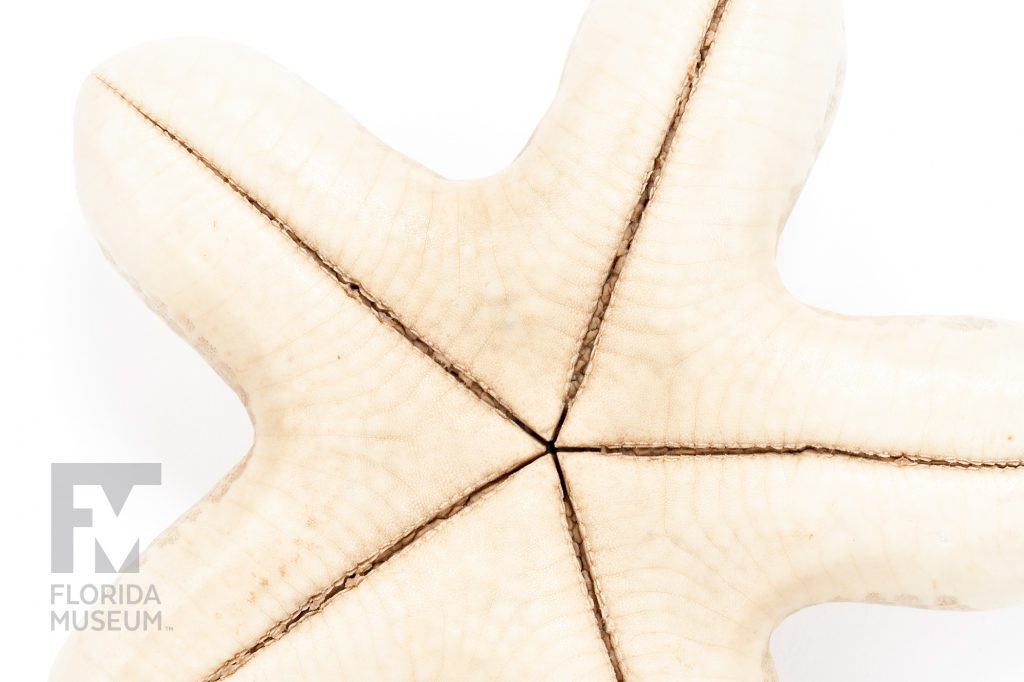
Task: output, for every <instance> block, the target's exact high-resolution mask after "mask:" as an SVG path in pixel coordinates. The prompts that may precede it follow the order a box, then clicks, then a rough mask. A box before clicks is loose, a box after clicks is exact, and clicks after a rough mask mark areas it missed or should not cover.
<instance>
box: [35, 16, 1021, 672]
mask: <svg viewBox="0 0 1024 682" xmlns="http://www.w3.org/2000/svg"><path fill="white" fill-rule="evenodd" d="M843 53H844V46H843V31H842V20H841V13H840V8H839V7H838V4H837V0H679V1H673V2H669V1H658V0H642V1H640V2H625V0H598V1H597V2H595V3H594V4H593V6H592V7H591V8H590V9H589V11H588V13H587V15H586V17H585V18H584V21H583V24H582V26H581V28H580V31H579V35H578V37H577V41H576V43H575V46H574V48H573V50H572V52H571V54H570V57H569V61H568V64H567V66H566V70H565V74H564V78H563V83H562V87H561V89H560V91H559V94H558V96H557V98H556V100H555V102H554V104H553V105H552V107H551V110H550V111H549V113H548V114H547V115H546V117H545V118H544V120H543V121H542V122H541V124H540V126H539V128H538V129H537V132H536V133H535V135H534V136H533V138H532V139H531V141H530V143H529V145H528V146H527V148H526V149H525V150H524V151H523V153H522V154H521V155H520V156H519V158H517V159H516V161H515V162H514V163H513V164H512V165H511V166H510V167H509V168H507V169H506V170H504V171H503V172H501V173H499V174H498V175H496V176H494V177H491V178H487V179H485V180H480V181H472V182H450V181H447V180H444V179H442V178H439V177H437V176H435V175H433V174H432V173H430V172H429V171H427V170H425V169H424V168H422V167H420V166H418V165H416V164H415V163H413V162H411V161H409V160H407V159H405V158H403V157H401V156H400V155H398V154H397V153H395V152H393V151H391V150H389V149H386V148H385V147H384V146H383V145H382V144H381V143H380V142H378V141H377V140H376V139H374V138H373V137H372V136H371V135H369V134H368V133H367V132H366V131H364V130H363V129H361V128H360V127H359V126H358V125H357V124H356V123H355V122H354V121H352V119H351V118H350V117H348V116H347V115H346V114H345V113H344V112H343V111H342V110H341V109H339V108H338V107H337V106H336V105H334V104H333V103H332V102H330V101H328V100H327V99H325V98H324V97H323V96H322V95H320V94H318V93H316V92H315V91H313V90H312V89H311V88H310V87H309V86H307V85H306V84H305V83H303V82H302V81H301V80H299V79H297V78H296V77H294V76H292V75H291V74H289V73H286V72H285V71H283V70H282V69H281V68H280V67H278V66H276V65H274V64H272V63H270V62H268V61H267V60H265V59H263V58H261V57H259V56H257V55H255V54H252V53H250V52H248V51H246V50H243V49H240V48H237V47H234V46H229V45H224V44H220V43H214V42H207V41H184V40H178V41H171V42H163V43H156V44H152V45H147V46H144V47H141V48H138V49H135V50H133V51H130V52H128V53H125V54H123V55H121V56H119V57H117V58H115V59H113V60H112V61H110V62H108V63H106V64H104V65H102V66H101V67H99V68H98V69H97V71H96V72H95V73H94V75H93V76H92V77H90V79H89V80H88V81H87V82H86V84H85V85H84V87H83V90H82V94H81V99H80V103H79V109H78V120H77V162H78V171H79V172H78V178H79V187H80V194H81V197H82V202H83V205H84V206H85V209H86V212H87V214H88V215H89V218H90V220H91V222H92V223H93V225H94V227H95V229H96V232H97V235H98V238H99V241H100V242H101V244H102V246H103V248H104V250H105V251H106V252H107V253H108V254H109V255H110V257H111V260H112V261H113V262H114V263H115V264H116V266H117V267H118V268H119V269H120V270H121V271H122V272H123V273H124V274H125V276H126V277H127V278H128V279H129V281H131V282H132V284H133V285H134V286H135V287H136V288H137V289H138V291H139V293H140V295H142V296H143V297H145V299H146V300H147V301H148V302H149V303H150V305H151V306H152V307H153V308H154V310H156V311H157V312H158V313H159V314H160V315H162V316H163V317H164V318H165V319H166V320H167V321H168V323H169V324H170V325H171V326H172V327H173V328H174V329H175V330H176V331H177V332H178V333H180V334H182V335H183V336H184V337H185V338H186V339H188V340H189V341H190V342H191V343H192V344H193V345H195V347H196V348H197V349H198V350H199V351H200V352H202V353H203V354H204V356H206V357H207V358H208V360H209V361H210V362H211V364H212V365H213V366H214V367H216V368H217V369H218V371H219V372H220V373H221V374H222V376H223V377H224V378H225V380H226V381H228V382H229V383H230V384H231V385H232V386H233V387H234V388H235V390H236V391H237V392H238V395H239V396H240V398H241V399H242V400H243V402H244V403H245V405H246V407H247V409H248V410H249V413H250V415H251V418H252V421H253V425H254V430H255V442H254V444H253V447H252V450H251V452H250V453H249V455H248V456H246V458H245V459H244V460H242V462H240V464H239V465H238V467H236V469H235V471H234V472H232V474H231V475H230V476H229V477H228V478H227V479H225V480H224V481H223V482H222V483H221V484H220V485H219V486H218V487H217V488H216V489H215V490H214V491H212V492H211V493H210V495H208V496H207V497H206V498H205V499H204V500H203V501H201V502H200V503H199V504H198V505H196V507H194V508H193V509H192V510H190V511H189V512H188V513H187V514H186V515H185V516H184V517H183V518H182V519H181V520H179V521H178V522H177V523H176V524H175V525H174V526H173V527H172V528H170V529H169V530H168V531H167V532H166V533H165V534H164V535H163V536H161V538H159V539H158V541H157V542H156V543H154V545H153V546H152V547H151V548H150V549H149V550H148V551H147V552H146V554H145V556H144V558H143V564H142V567H141V571H140V573H138V574H137V575H133V576H130V577H129V578H126V579H127V580H132V581H137V582H139V583H142V584H146V585H148V584H155V585H156V586H157V587H158V589H159V593H160V595H161V599H162V602H163V614H164V615H163V617H164V620H165V622H166V623H168V624H170V625H172V626H173V629H172V630H164V631H160V632H131V633H126V632H122V633H115V632H89V633H82V634H79V635H78V636H76V637H74V638H72V640H71V641H70V642H69V644H68V646H67V647H66V649H65V650H64V652H63V653H62V655H61V657H60V659H59V660H58V662H57V664H56V666H55V668H54V672H53V679H54V680H62V681H63V680H76V681H77V680H125V679H129V680H135V679H160V680H187V681H189V682H214V681H217V680H224V679H232V680H320V679H324V680H326V679H353V680H374V679H380V680H413V679H416V680H418V679H438V680H470V679H473V680H476V679H495V680H527V679H531V680H591V679H593V680H601V679H608V680H616V679H617V680H629V681H631V682H632V681H634V680H636V681H641V680H661V679H665V680H669V679H672V680H677V679H694V680H697V679H718V680H759V679H771V678H772V677H773V672H772V665H771V661H770V660H769V658H768V655H767V643H768V638H769V635H770V633H771V630H772V628H773V627H774V626H775V625H776V624H778V623H779V622H780V621H781V620H782V619H783V618H785V616H786V615H788V614H789V613H792V612H793V611H794V610H797V609H799V608H802V607H804V606H807V605H811V604H816V603H821V602H826V601H837V600H845V601H870V602H879V603H893V604H906V605H913V606H921V607H930V608H984V607H990V606H996V605H1002V604H1009V603H1014V602H1016V601H1019V600H1020V599H1021V597H1022V596H1024V530H1022V529H1024V494H1022V493H1024V478H1022V477H1024V470H1021V469H1020V464H1021V454H1022V448H1021V443H1024V352H1022V349H1024V331H1022V330H1021V329H1020V328H1019V327H1015V326H1012V325H1009V324H1005V323H994V322H985V321H977V320H963V319H958V320H943V319H854V318H847V317H842V316H838V315H834V314H831V313H826V312H823V311H820V310H815V309H811V308H808V307H806V306H803V305H801V304H800V303H799V302H797V301H795V300H793V299H792V298H791V297H790V296H789V295H788V294H787V293H786V291H785V290H784V289H783V287H782V285H781V284H780V282H779V279H778V277H777V274H776V272H775V266H774V252H775V248H776V242H777V239H778V234H779V231H780V230H781V229H782V226H783V224H784V222H785V220H786V218H787V216H788V214H789V212H790V210H791V209H792V206H793V204H794V202H795V201H796V198H797V196H798V194H799V191H800V189H801V187H802V185H803V182H804V180H805V178H806V176H807V173H808V172H809V170H810V168H811V165H812V164H813V162H814V159H815V157H816V155H817V152H818V150H819V148H820V147H821V144H822V143H823V141H824V139H825V136H826V134H827V129H828V126H829V123H830V121H831V117H832V115H833V113H834V111H835V106H836V101H837V97H838V92H837V91H838V88H839V87H840V84H841V80H842V72H843Z"/></svg>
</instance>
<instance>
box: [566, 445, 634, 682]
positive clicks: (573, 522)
mask: <svg viewBox="0 0 1024 682" xmlns="http://www.w3.org/2000/svg"><path fill="white" fill-rule="evenodd" d="M551 458H552V459H553V460H554V462H555V471H557V472H558V481H559V483H560V484H561V486H562V502H563V503H564V504H565V519H566V522H567V523H568V526H569V540H570V541H571V542H572V546H573V550H574V551H575V552H576V558H577V560H578V561H579V564H580V573H581V574H582V575H583V582H584V584H585V585H586V587H587V594H588V595H589V596H590V606H591V608H592V609H593V610H594V619H595V620H596V621H597V629H598V631H599V632H600V633H601V641H603V642H604V648H605V650H606V651H607V652H608V661H609V663H610V664H611V668H612V672H613V673H614V674H615V679H616V681H617V682H625V679H626V678H625V676H624V675H623V673H622V662H621V661H620V660H619V654H618V652H617V651H616V650H615V643H614V642H613V641H612V635H611V632H610V631H609V630H608V620H607V618H605V614H604V605H603V604H601V600H600V598H599V597H598V595H597V587H596V585H595V584H594V574H593V571H592V569H591V566H590V559H589V557H588V556H587V549H586V546H585V545H584V542H583V532H582V530H581V529H580V519H579V516H577V514H576V505H575V504H573V501H572V496H571V495H570V494H569V483H568V482H567V481H566V479H565V472H564V471H562V463H561V461H559V459H558V453H557V452H552V453H551Z"/></svg>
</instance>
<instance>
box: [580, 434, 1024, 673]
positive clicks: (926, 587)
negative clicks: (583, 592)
mask: <svg viewBox="0 0 1024 682" xmlns="http://www.w3.org/2000/svg"><path fill="white" fill-rule="evenodd" d="M562 458H563V467H564V469H565V471H566V476H567V479H568V482H569V488H570V490H571V492H572V495H573V499H574V501H575V505H576V509H577V510H578V515H579V518H580V523H581V527H582V532H583V538H584V545H585V548H586V551H587V553H588V556H589V557H590V562H591V566H592V568H593V573H594V576H595V582H596V584H597V587H598V589H599V594H600V595H601V599H602V608H603V611H604V614H605V619H606V623H607V627H608V630H609V632H610V634H611V641H612V644H613V646H614V648H615V651H616V652H617V654H618V657H619V661H620V666H621V668H622V670H623V672H624V677H625V678H626V679H629V680H680V679H684V680H733V681H734V682H748V681H750V680H771V679H775V676H774V671H773V665H772V661H771V658H770V656H769V655H768V642H769V637H770V635H771V633H772V630H773V629H774V628H775V626H777V625H778V624H779V623H780V622H781V621H782V620H783V619H784V618H785V617H786V616H788V615H789V614H791V613H793V612H794V611H796V610H798V609H801V608H804V607H806V606H811V605H814V604H820V603H824V602H837V601H854V602H872V603H883V604H899V605H902V606H913V607H919V608H933V609H971V608H991V607H997V606H1005V605H1007V604H1008V603H1013V602H1018V601H1020V600H1021V599H1022V598H1024V561H1022V560H1021V558H1022V557H1024V534H1022V533H1021V521H1022V519H1024V496H1022V495H1021V494H1020V491H1021V486H1022V485H1024V471H1022V470H1017V469H1014V470H1003V469H998V468H994V467H975V468H969V469H966V468H958V467H948V466H936V465H930V466H929V465H908V464H907V463H902V464H895V463H891V462H884V461H877V460H866V459H863V458H857V457H849V456H844V455H834V454H828V453H821V452H806V453H803V454H801V455H792V454H788V455H783V454H775V453H750V454H745V455H735V454H733V455H705V456H693V455H654V456H639V457H637V456H617V455H608V454H600V453H579V454H570V455H563V456H562ZM638 499H643V500H644V504H637V500H638ZM919 653H921V652H916V653H909V654H908V655H917V654H919Z"/></svg>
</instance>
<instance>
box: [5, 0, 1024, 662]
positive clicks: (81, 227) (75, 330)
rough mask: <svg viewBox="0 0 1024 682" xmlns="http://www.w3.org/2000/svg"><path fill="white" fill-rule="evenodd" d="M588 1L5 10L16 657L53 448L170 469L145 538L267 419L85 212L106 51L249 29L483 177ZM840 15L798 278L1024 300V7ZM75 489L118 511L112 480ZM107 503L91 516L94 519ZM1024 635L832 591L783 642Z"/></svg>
mask: <svg viewBox="0 0 1024 682" xmlns="http://www.w3.org/2000/svg"><path fill="white" fill-rule="evenodd" d="M766 1H768V0H766ZM809 1H810V0H809ZM583 5H584V2H583V1H582V0H572V1H569V0H562V1H561V2H557V3H556V2H551V0H529V1H527V0H517V1H516V2H495V1H492V2H480V1H479V0H462V1H458V0H435V1H434V2H422V0H405V1H399V0H376V1H375V2H372V3H370V2H354V1H348V2H340V1H335V2H322V3H316V2H309V1H298V0H289V1H288V2H284V1H283V0H282V1H280V2H275V3H260V2H246V3H239V4H229V3H217V2H213V1H212V0H177V1H176V2H174V3H170V4H168V3H150V2H142V1H141V0H128V1H124V2H118V1H112V0H94V1H93V2H73V3H72V2H67V3H56V4H50V5H45V4H42V3H29V2H22V3H19V4H18V6H16V7H12V6H10V5H8V6H6V8H5V9H4V16H3V18H2V20H0V21H2V27H0V51H2V53H3V54H2V59H0V68H2V70H3V73H2V75H3V80H2V83H3V95H2V98H3V99H2V103H3V106H2V107H0V118H2V124H3V127H2V129H0V140H2V154H0V164H2V165H0V168H2V173H3V178H2V184H0V188H2V190H0V191H2V197H3V203H2V211H3V219H4V221H3V228H4V232H3V241H2V242H0V243H2V248H0V258H2V263H0V265H2V268H0V277H2V278H3V280H2V287H0V296H2V297H3V299H2V305H3V307H2V310H0V315H2V316H0V330H2V337H0V338H2V341H0V343H2V344H3V353H0V362H2V363H3V365H2V367H0V370H2V375H0V376H2V381H3V389H2V391H0V400H2V401H3V405H2V411H0V414H2V415H3V431H2V432H0V434H2V440H0V442H2V443H3V444H4V446H5V447H4V450H5V451H4V453H3V457H4V459H3V461H4V465H5V471H4V473H5V475H4V476H3V479H2V480H3V484H2V485H3V496H2V499H3V502H2V504H3V508H2V510H0V511H2V516H0V519H2V524H3V527H2V528H3V536H2V537H3V541H4V542H5V550H4V551H3V552H2V557H3V561H2V564H0V565H2V569H0V570H2V571H3V578H4V580H3V583H2V587H0V589H2V591H3V601H2V602H0V604H2V608H3V610H4V612H3V614H2V617H0V636H2V638H3V640H2V641H3V642H4V647H3V653H4V662H3V663H2V664H0V665H2V666H3V672H2V673H0V676H2V677H3V678H4V679H16V680H38V679H44V678H45V676H46V674H47V670H48V668H49V664H50V660H51V659H52V657H53V655H54V654H55V652H56V650H57V648H58V647H59V646H60V643H61V641H62V637H61V636H59V635H54V634H51V633H50V632H49V601H48V599H49V592H48V590H49V585H50V583H51V582H54V581H55V580H54V577H53V576H51V575H50V574H49V525H48V524H49V465H50V463H51V462H53V461H118V460H125V461H159V462H163V464H164V485H163V486H161V487H160V488H154V489H147V490H143V489H139V490H137V491H136V492H135V493H133V497H132V498H130V499H129V503H128V505H127V506H126V507H125V512H124V514H123V516H124V520H123V524H125V528H126V530H124V529H122V532H127V533H128V534H129V535H131V534H134V535H136V536H138V535H141V536H142V537H143V539H144V541H145V540H146V539H151V538H152V537H153V536H154V535H155V534H156V533H157V532H158V531H159V530H160V529H161V528H162V527H163V526H165V525H167V524H168V523H169V522H170V521H171V520H173V518H174V517H175V516H177V514H179V513H180V512H181V511H182V510H184V508H185V507H186V506H187V505H189V504H191V503H192V502H193V501H194V500H196V499H198V498H199V497H200V496H201V495H202V494H203V492H204V491H205V490H206V489H207V488H209V487H210V486H211V485H212V483H213V482H214V481H216V480H217V479H218V478H219V477H220V476H221V475H222V474H223V473H224V472H226V470H227V469H228V468H229V467H230V466H231V464H232V463H233V462H234V460H236V459H237V458H239V457H240V456H241V455H242V454H243V453H244V452H245V451H246V449H247V447H248V443H249V439H250V437H251V433H250V429H249V425H248V423H247V420H246V416H245V413H244V411H243V410H242V408H241V406H240V405H239V404H238V403H237V401H236V400H235V398H234V396H233V394H231V393H230V391H228V390H227V388H225V387H224V386H223V385H222V384H221V382H220V381H219V379H218V378H217V377H216V376H215V375H214V374H213V372H212V371H211V370H209V369H208V368H207V367H206V366H205V365H204V364H203V362H202V361H201V360H200V359H199V357H198V356H197V355H196V354H195V353H193V352H192V351H191V350H190V349H189V348H187V347H186V346H185V344H184V343H182V342H181V341H180V340H178V338H177V337H175V336H174V335H173V334H172V333H171V332H170V331H168V330H167V329H165V328H164V327H163V324H162V323H161V322H160V321H159V320H158V319H157V318H156V317H155V316H153V315H151V314H150V313H149V312H148V311H147V310H146V309H145V308H144V306H143V305H142V304H141V303H140V302H139V301H138V300H136V298H135V296H134V295H133V294H132V293H131V291H130V290H129V288H128V287H127V285H125V284H124V283H123V282H121V281H120V280H119V279H118V277H117V276H116V275H115V274H114V272H113V271H112V270H111V269H110V268H109V267H108V266H107V264H106V263H105V261H104V260H103V258H102V257H101V255H100V253H99V251H98V250H97V248H96V247H95V246H94V244H93V242H92V240H91V237H90V236H89V233H88V229H87V227H86V225H85V224H84V222H83V220H82V218H81V216H80V214H79V211H78V208H77V205H76V199H75V193H74V178H73V175H72V163H71V148H72V145H71V132H72V131H71V121H72V112H73V108H74V101H75V96H76V90H77V88H78V85H79V83H80V82H81V80H82V79H83V78H84V77H85V75H86V73H87V72H88V70H89V68H90V67H91V66H92V65H94V64H95V63H96V62H98V61H100V60H101V59H103V58H105V57H106V56H108V55H110V54H111V53H113V52H115V51H118V50H120V49H122V48H124V47H127V46H129V45H132V44H134V43H137V42H141V41H144V40H149V39H152V38H157V37H165V36H173V35H210V36H219V37H224V38H230V39H233V40H236V41H239V42H243V43H246V44H249V45H252V46H254V47H256V48H257V49H260V50H262V51H264V52H266V53H268V54H269V55H271V56H272V57H273V58H275V59H277V60H278V61H280V62H282V63H284V64H285V65H287V66H289V67H290V68H292V69H294V70H296V71H298V72H300V73H301V74H303V75H304V76H305V77H306V78H307V79H308V80H310V81H311V82H312V83H314V84H315V85H316V86H318V87H320V88H321V89H323V90H325V91H327V92H328V93H329V94H331V95H332V96H333V97H335V98H336V99H337V100H338V101H340V102H341V103H342V104H343V105H344V106H345V107H347V108H348V109H349V110H350V111H352V112H353V113H354V114H355V115H356V116H357V117H358V118H359V119H361V120H362V122H363V123H364V124H366V125H367V126H368V127H369V128H370V129H371V130H372V131H374V132H375V133H377V134H378V135H379V136H381V137H382V138H383V139H384V140H385V141H387V142H389V143H390V144H392V145H393V146H396V147H397V148H398V149H400V150H401V151H403V152H405V153H406V154H408V155H410V156H412V157H414V158H416V159H417V160H419V161H421V162H423V163H425V164H426V165H428V166H430V167H432V168H434V169H435V170H437V171H439V172H441V173H442V174H445V175H448V176H452V177H458V178H465V177H473V176H479V175H485V174H490V173H492V172H494V171H496V170H497V169H499V168H500V167H501V166H503V165H504V164H506V163H507V162H508V161H510V160H511V159H512V158H513V157H514V156H515V155H516V153H517V152H518V151H519V149H520V148H521V147H522V145H523V144H524V143H525V141H526V139H527V137H528V136H529V134H530V131H531V129H532V127H533V125H534V123H535V122H536V120H537V119H538V118H539V117H540V115H541V114H542V112H543V111H544V109H545V108H546V107H547V104H548V102H549V101H550V98H551V97H552V95H553V93H554V90H555V87H556V84H557V80H558V76H559V72H560V69H561V63H562V60H563V58H564V56H565V53H566V50H567V48H568V45H569V42H570V40H571V38H572V35H573V32H574V30H575V27H576V24H577V22H578V20H579V17H580V15H581V13H582V10H583ZM847 17H848V31H849V42H850V63H849V74H848V80H847V87H846V95H845V97H844V104H843V107H842V108H841V110H840V114H839V117H838V119H837V121H836V124H835V128H834V131H833V135H832V137H831V139H830V141H829V143H828V145H827V146H826V148H825V150H824V152H823V155H822V158H821V160H820V162H819V164H818V166H817V169H816V170H815V172H814V174H813V175H812V177H811V180H810V182H809V184H808V186H807V190H806V192H805V193H804V196H803V198H802V199H801V201H800V203H799V206H798V207H797V210H796V212H795V214H794V216H793V219H792V221H791V223H790V226H789V228H788V230H787V232H786V233H785V236H784V238H783V240H782V246H781V251H780V265H781V268H782V271H783V274H784V279H785V281H786V283H787V284H788V285H789V286H790V288H791V289H792V290H793V291H794V292H795V293H796V294H797V295H798V296H799V297H801V298H803V299H804V300H805V301H807V302H810V303H813V304H816V305H820V306H825V307H829V308H833V309H836V310H839V311H843V312H848V313H870V314H889V313H951V314H980V315H989V316H998V317H1005V318H1015V319H1018V320H1020V319H1024V297H1022V296H1021V293H1022V291H1024V286H1022V274H1021V261H1022V253H1024V208H1022V205H1021V197H1022V187H1021V184H1022V181H1024V168H1022V167H1021V162H1020V160H1021V158H1024V135H1022V133H1021V129H1020V126H1021V122H1022V121H1024V111H1022V108H1024V107H1022V105H1024V96H1022V94H1021V88H1020V84H1021V67H1022V66H1024V46H1022V44H1021V43H1022V41H1021V40H1020V27H1021V25H1022V23H1024V9H1021V8H1020V5H1019V3H1009V2H1001V1H999V0H974V1H973V2H971V3H962V2H957V3H951V2H950V3H946V2H935V1H934V0H930V1H929V0H856V2H852V3H850V6H849V7H848V8H847ZM83 494H84V493H83ZM79 501H80V503H81V504H83V505H89V506H94V507H96V508H97V509H102V508H103V504H101V502H102V500H101V499H100V500H96V501H95V504H92V503H91V498H79ZM107 521H109V519H104V518H102V517H101V516H97V524H98V525H103V524H105V523H106V522H107ZM80 556H82V555H80ZM84 556H91V554H85V555H84ZM1022 641H1024V608H1018V609H1007V610H1004V611H1000V612H989V613H981V614H960V613H932V612H924V611H913V610H909V609H898V608H890V607H877V606H875V607H868V606H853V605H830V606H822V607H816V608H814V609H810V610H807V611H804V612H801V613H799V614H797V615H796V616H794V617H792V618H790V619H789V620H788V621H786V622H785V623H784V624H783V625H782V626H781V628H780V629H779V630H778V632H777V633H776V636H775V638H774V641H773V651H774V653H775V654H776V661H777V664H778V668H779V672H780V676H781V679H782V680H783V682H811V681H821V680H836V681H852V680H871V681H874V682H885V681H893V682H895V681H897V680H899V681H900V682H907V681H908V680H910V681H913V680H940V681H944V680H972V681H975V680H1020V679H1024V645H1022V644H1021V642H1022Z"/></svg>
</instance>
